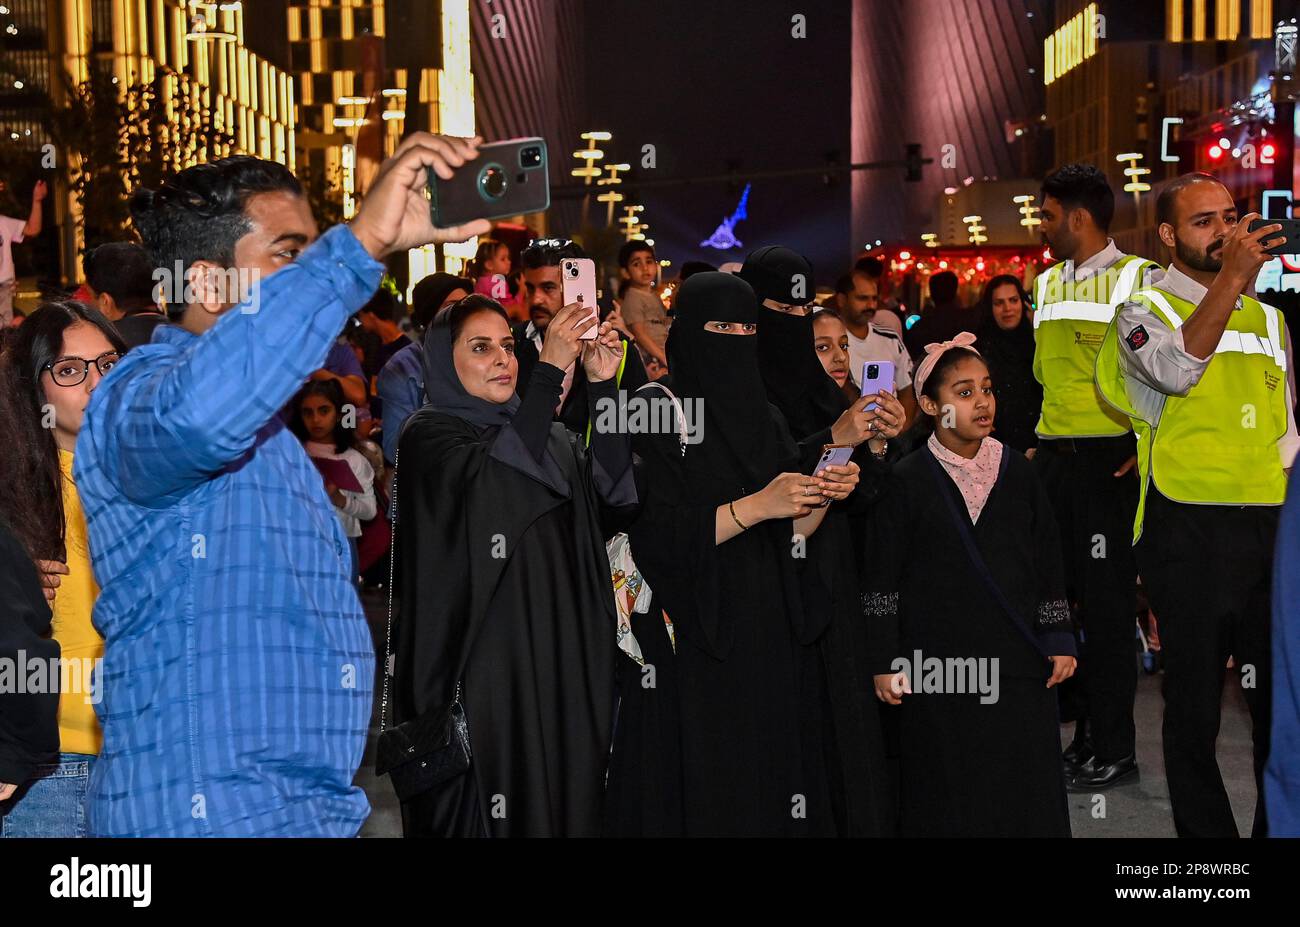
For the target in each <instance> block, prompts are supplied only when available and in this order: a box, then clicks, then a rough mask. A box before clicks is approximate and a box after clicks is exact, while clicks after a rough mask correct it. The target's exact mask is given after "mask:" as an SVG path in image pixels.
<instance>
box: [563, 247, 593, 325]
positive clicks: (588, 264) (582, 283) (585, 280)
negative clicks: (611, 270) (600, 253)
mask: <svg viewBox="0 0 1300 927" xmlns="http://www.w3.org/2000/svg"><path fill="white" fill-rule="evenodd" d="M560 283H561V289H562V291H563V293H564V305H566V306H568V305H570V304H572V303H576V302H581V303H582V305H583V306H585V307H586V308H587V309H589V310H590V311H589V312H588V313H587V314H586V315H584V316H583V317H582V318H581V319H579V320H578V322H577V323H576V324H577V325H581V324H582V323H583V322H585V321H587V319H591V318H594V319H595V320H596V321H597V322H599V321H600V308H599V307H598V306H597V305H596V300H597V297H598V295H599V294H598V293H597V291H596V262H595V261H593V260H592V259H591V258H564V259H563V260H561V261H560ZM575 327H576V326H575ZM599 327H600V326H599V325H593V326H592V327H591V328H589V329H587V330H586V331H585V332H583V333H582V338H583V340H585V341H594V340H595V339H596V334H597V329H598V328H599Z"/></svg>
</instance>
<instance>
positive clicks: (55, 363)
mask: <svg viewBox="0 0 1300 927" xmlns="http://www.w3.org/2000/svg"><path fill="white" fill-rule="evenodd" d="M121 359H122V355H121V354H118V353H117V352H116V351H105V352H104V353H103V354H101V355H99V357H96V358H95V359H94V360H87V359H86V358H84V357H71V356H69V357H56V358H55V359H54V360H52V361H50V362H49V363H48V364H46V365H45V366H44V368H42V369H44V370H48V371H49V372H50V376H51V377H53V379H54V382H55V383H57V384H58V385H59V386H80V385H81V384H82V383H84V382H85V381H86V375H87V374H89V373H90V365H91V364H94V365H95V369H96V370H98V371H99V375H100V376H101V377H104V376H108V372H109V371H110V370H112V369H113V367H114V366H116V365H117V362H118V361H120V360H121Z"/></svg>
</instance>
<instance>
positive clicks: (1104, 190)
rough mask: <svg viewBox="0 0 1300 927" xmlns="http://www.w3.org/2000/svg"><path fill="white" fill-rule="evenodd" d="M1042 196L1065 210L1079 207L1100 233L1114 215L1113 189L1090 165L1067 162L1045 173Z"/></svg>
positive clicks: (1101, 173)
mask: <svg viewBox="0 0 1300 927" xmlns="http://www.w3.org/2000/svg"><path fill="white" fill-rule="evenodd" d="M1042 192H1043V195H1044V196H1050V197H1052V198H1053V199H1055V200H1058V201H1060V203H1061V205H1062V206H1064V207H1065V208H1066V209H1067V210H1068V209H1083V210H1086V211H1087V213H1088V215H1090V216H1092V221H1093V222H1095V223H1096V224H1097V228H1099V229H1101V230H1102V231H1103V232H1105V231H1107V230H1108V229H1109V228H1110V220H1111V219H1112V218H1114V216H1115V191H1114V190H1112V189H1111V188H1110V181H1108V180H1107V179H1106V175H1105V174H1104V173H1103V172H1102V171H1101V170H1100V169H1099V168H1097V167H1095V166H1094V165H1092V164H1067V165H1065V167H1062V168H1059V169H1057V170H1055V171H1053V172H1052V173H1050V174H1048V175H1047V177H1046V179H1045V180H1044V181H1043V190H1042Z"/></svg>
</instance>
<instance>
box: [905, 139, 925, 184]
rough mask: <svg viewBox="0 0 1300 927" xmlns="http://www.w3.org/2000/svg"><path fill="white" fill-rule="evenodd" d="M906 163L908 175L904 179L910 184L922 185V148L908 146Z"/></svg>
mask: <svg viewBox="0 0 1300 927" xmlns="http://www.w3.org/2000/svg"><path fill="white" fill-rule="evenodd" d="M905 161H906V164H907V174H906V175H905V176H904V177H903V179H904V180H906V181H907V182H908V183H920V182H921V146H920V145H908V146H907V156H906V158H905Z"/></svg>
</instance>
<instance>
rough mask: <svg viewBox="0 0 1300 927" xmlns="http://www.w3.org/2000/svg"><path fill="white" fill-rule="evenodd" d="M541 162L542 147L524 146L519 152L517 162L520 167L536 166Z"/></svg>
mask: <svg viewBox="0 0 1300 927" xmlns="http://www.w3.org/2000/svg"><path fill="white" fill-rule="evenodd" d="M541 163H542V149H540V148H536V147H534V148H525V149H524V150H523V151H521V152H519V164H520V165H521V166H522V167H537V166H538V165H539V164H541Z"/></svg>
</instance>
